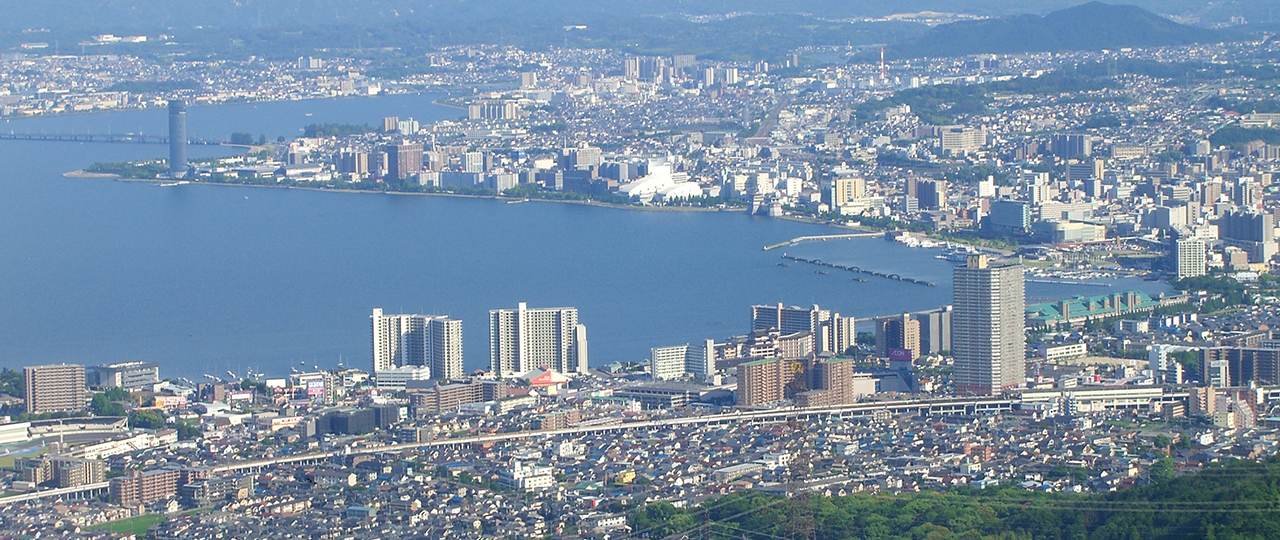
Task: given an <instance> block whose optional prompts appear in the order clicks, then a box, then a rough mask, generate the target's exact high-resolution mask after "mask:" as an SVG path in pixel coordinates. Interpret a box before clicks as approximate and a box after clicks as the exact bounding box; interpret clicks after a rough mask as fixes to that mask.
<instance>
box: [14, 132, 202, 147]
mask: <svg viewBox="0 0 1280 540" xmlns="http://www.w3.org/2000/svg"><path fill="white" fill-rule="evenodd" d="M0 140H10V141H60V142H94V143H137V144H169V137H167V136H163V135H143V134H140V133H17V132H13V131H9V132H4V133H0ZM225 143H226V141H215V140H210V139H188V140H187V144H199V145H215V146H216V145H222V144H225Z"/></svg>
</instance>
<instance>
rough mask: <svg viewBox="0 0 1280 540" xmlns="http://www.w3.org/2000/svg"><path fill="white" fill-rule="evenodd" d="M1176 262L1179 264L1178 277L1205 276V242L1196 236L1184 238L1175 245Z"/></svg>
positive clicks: (1174, 255)
mask: <svg viewBox="0 0 1280 540" xmlns="http://www.w3.org/2000/svg"><path fill="white" fill-rule="evenodd" d="M1173 251H1174V253H1173V257H1174V262H1175V263H1176V264H1177V270H1178V279H1182V278H1187V277H1195V276H1203V275H1204V274H1205V246H1204V242H1201V241H1200V240H1197V239H1195V238H1182V239H1179V240H1178V241H1177V243H1176V244H1174V246H1173Z"/></svg>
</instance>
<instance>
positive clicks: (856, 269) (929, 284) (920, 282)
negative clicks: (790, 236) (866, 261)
mask: <svg viewBox="0 0 1280 540" xmlns="http://www.w3.org/2000/svg"><path fill="white" fill-rule="evenodd" d="M782 258H784V259H788V260H792V261H796V262H802V263H809V264H816V265H818V266H826V267H830V268H835V269H836V270H848V271H850V272H854V273H858V274H866V275H868V276H875V277H881V278H885V279H893V280H897V281H903V282H906V283H915V284H916V285H924V286H925V287H937V286H938V284H936V283H934V282H932V281H925V280H923V279H915V278H909V277H904V276H902V275H900V274H886V273H884V272H876V271H875V270H863V269H862V268H859V267H857V266H847V265H843V264H835V263H829V262H826V261H822V260H818V259H806V258H804V257H796V256H795V255H785V254H784V255H783V256H782Z"/></svg>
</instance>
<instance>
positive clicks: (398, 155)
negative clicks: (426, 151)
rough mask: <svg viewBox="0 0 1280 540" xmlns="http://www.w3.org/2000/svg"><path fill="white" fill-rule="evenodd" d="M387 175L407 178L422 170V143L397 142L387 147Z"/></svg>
mask: <svg viewBox="0 0 1280 540" xmlns="http://www.w3.org/2000/svg"><path fill="white" fill-rule="evenodd" d="M388 150H389V151H388V152H387V177H388V178H391V179H393V180H408V179H409V178H411V177H412V176H413V175H415V174H418V173H421V172H422V145H421V144H397V145H394V146H391V147H390V148H388Z"/></svg>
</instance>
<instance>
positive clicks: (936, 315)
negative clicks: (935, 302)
mask: <svg viewBox="0 0 1280 540" xmlns="http://www.w3.org/2000/svg"><path fill="white" fill-rule="evenodd" d="M911 317H912V318H913V319H915V320H916V321H918V322H919V323H920V353H921V354H935V353H938V352H940V351H950V350H951V306H947V307H944V308H942V309H935V310H932V311H925V312H921V313H915V314H913V315H912V316H911Z"/></svg>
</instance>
